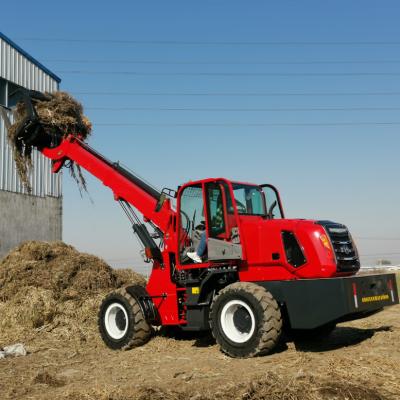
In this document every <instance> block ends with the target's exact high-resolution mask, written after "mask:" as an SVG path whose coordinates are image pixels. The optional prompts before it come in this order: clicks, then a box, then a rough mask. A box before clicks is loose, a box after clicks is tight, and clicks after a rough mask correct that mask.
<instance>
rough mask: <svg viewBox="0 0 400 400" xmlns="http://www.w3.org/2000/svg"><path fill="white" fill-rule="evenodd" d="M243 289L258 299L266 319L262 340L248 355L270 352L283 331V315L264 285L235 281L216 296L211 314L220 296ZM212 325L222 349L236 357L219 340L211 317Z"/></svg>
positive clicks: (263, 323)
mask: <svg viewBox="0 0 400 400" xmlns="http://www.w3.org/2000/svg"><path fill="white" fill-rule="evenodd" d="M243 291H244V292H247V293H249V294H251V295H253V296H254V297H255V298H256V299H257V300H258V302H259V304H260V306H261V308H262V310H263V315H264V319H263V321H262V324H261V326H260V328H259V331H260V333H261V334H260V340H259V341H258V344H257V346H256V347H255V348H254V349H253V350H252V351H251V352H250V353H249V354H248V355H247V357H254V356H259V355H265V354H268V353H270V352H271V351H272V350H273V349H274V348H275V347H276V345H277V344H278V342H279V339H280V336H281V333H282V315H281V312H280V308H279V305H278V303H277V302H276V300H275V299H274V298H273V296H272V294H271V293H270V292H268V291H267V290H266V289H265V288H263V287H262V286H259V285H257V284H255V283H252V282H235V283H233V284H231V285H229V286H227V287H225V288H224V289H222V290H221V291H220V292H219V293H218V295H217V296H215V297H214V300H213V302H212V304H211V308H210V316H211V315H212V313H213V307H214V305H215V302H216V301H217V299H218V298H219V296H221V295H223V294H226V293H228V292H243ZM210 326H211V331H212V334H213V336H214V339H215V340H216V341H217V342H218V343H219V344H220V346H221V348H222V350H223V351H224V352H225V353H227V354H228V355H230V356H231V357H236V356H237V355H236V354H234V353H231V352H230V351H229V350H228V349H226V348H224V347H223V344H222V343H220V342H219V340H218V337H217V336H216V335H215V333H214V329H213V322H212V318H210Z"/></svg>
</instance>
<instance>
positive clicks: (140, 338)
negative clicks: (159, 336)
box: [99, 287, 152, 350]
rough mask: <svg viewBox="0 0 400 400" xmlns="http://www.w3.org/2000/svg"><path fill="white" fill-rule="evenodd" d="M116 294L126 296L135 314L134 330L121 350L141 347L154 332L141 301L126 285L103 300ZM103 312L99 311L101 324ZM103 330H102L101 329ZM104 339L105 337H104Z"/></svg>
mask: <svg viewBox="0 0 400 400" xmlns="http://www.w3.org/2000/svg"><path fill="white" fill-rule="evenodd" d="M115 294H119V295H120V296H122V297H124V298H125V300H126V301H127V302H128V303H129V305H130V306H131V309H132V314H133V326H134V327H133V329H134V332H133V334H132V336H131V338H130V340H129V341H128V342H127V343H126V344H124V345H123V346H122V347H121V348H120V350H129V349H132V348H134V347H139V346H142V345H144V344H146V343H147V342H148V341H149V339H150V337H151V334H152V327H151V325H150V324H149V323H148V322H147V321H146V319H145V318H144V315H143V312H142V310H141V308H140V305H139V303H138V302H137V300H136V299H135V298H134V297H132V296H131V295H130V294H129V293H128V292H127V290H126V288H125V287H122V288H120V289H117V290H116V291H114V292H112V293H110V294H109V295H108V296H107V297H106V298H105V299H104V300H103V302H106V301H107V300H108V299H109V298H110V297H113V296H114V295H115ZM101 318H102V315H101V312H99V326H100V324H101V323H102V322H101ZM100 331H101V332H102V330H101V329H100ZM102 334H103V332H102ZM103 340H104V337H103Z"/></svg>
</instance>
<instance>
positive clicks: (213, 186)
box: [205, 181, 242, 261]
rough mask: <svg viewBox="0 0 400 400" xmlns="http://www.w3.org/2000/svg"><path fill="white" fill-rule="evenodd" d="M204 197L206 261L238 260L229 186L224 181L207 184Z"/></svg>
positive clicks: (239, 243)
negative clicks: (205, 208) (205, 211)
mask: <svg viewBox="0 0 400 400" xmlns="http://www.w3.org/2000/svg"><path fill="white" fill-rule="evenodd" d="M205 195H206V204H207V234H208V235H207V236H208V240H207V248H208V260H209V261H220V260H238V259H239V260H240V259H241V258H242V246H241V242H240V235H239V228H238V223H237V218H236V216H235V213H234V208H233V204H232V197H231V194H230V189H229V185H228V184H227V183H226V182H224V181H215V182H208V183H206V185H205Z"/></svg>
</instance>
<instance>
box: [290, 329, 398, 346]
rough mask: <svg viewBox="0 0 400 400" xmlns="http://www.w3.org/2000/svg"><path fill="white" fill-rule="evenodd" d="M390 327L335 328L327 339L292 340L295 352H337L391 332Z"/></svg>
mask: <svg viewBox="0 0 400 400" xmlns="http://www.w3.org/2000/svg"><path fill="white" fill-rule="evenodd" d="M391 331H392V327H391V326H386V325H385V326H380V327H378V328H370V329H362V328H353V327H346V326H343V327H337V328H336V329H335V330H334V331H333V332H332V333H331V334H330V335H329V336H328V337H324V338H312V339H309V340H307V339H305V338H301V339H294V340H291V341H293V343H294V345H295V347H296V350H299V351H305V352H325V351H331V350H337V349H340V348H343V347H348V346H355V345H357V344H359V343H362V342H364V341H365V340H368V339H371V338H372V337H373V336H374V335H375V333H378V332H391Z"/></svg>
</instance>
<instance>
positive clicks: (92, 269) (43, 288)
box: [0, 242, 145, 346]
mask: <svg viewBox="0 0 400 400" xmlns="http://www.w3.org/2000/svg"><path fill="white" fill-rule="evenodd" d="M128 283H136V284H141V285H144V284H145V280H144V278H143V277H142V276H141V275H139V274H136V273H135V272H133V271H130V270H113V269H112V268H111V267H110V266H108V265H107V264H106V263H105V262H104V261H103V260H101V259H99V258H97V257H95V256H92V255H89V254H84V253H79V252H78V251H77V250H75V249H74V248H73V247H72V246H69V245H66V244H65V243H62V242H54V243H46V242H26V243H24V244H22V245H21V246H19V247H17V248H15V249H14V250H12V251H11V252H10V253H9V254H8V256H7V257H6V258H4V259H3V260H2V261H1V262H0V316H1V318H0V346H1V344H2V342H4V343H10V342H15V341H20V340H23V339H25V338H30V337H32V336H34V335H35V334H36V333H37V332H41V331H47V332H52V334H55V335H58V336H60V337H63V338H66V339H72V338H75V339H78V340H79V341H86V340H88V339H89V338H95V337H98V333H97V325H96V323H97V311H98V306H99V304H100V302H101V301H102V299H103V298H104V296H105V295H106V294H107V293H109V292H110V291H112V290H113V289H116V288H118V287H121V286H123V285H125V284H128Z"/></svg>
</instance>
